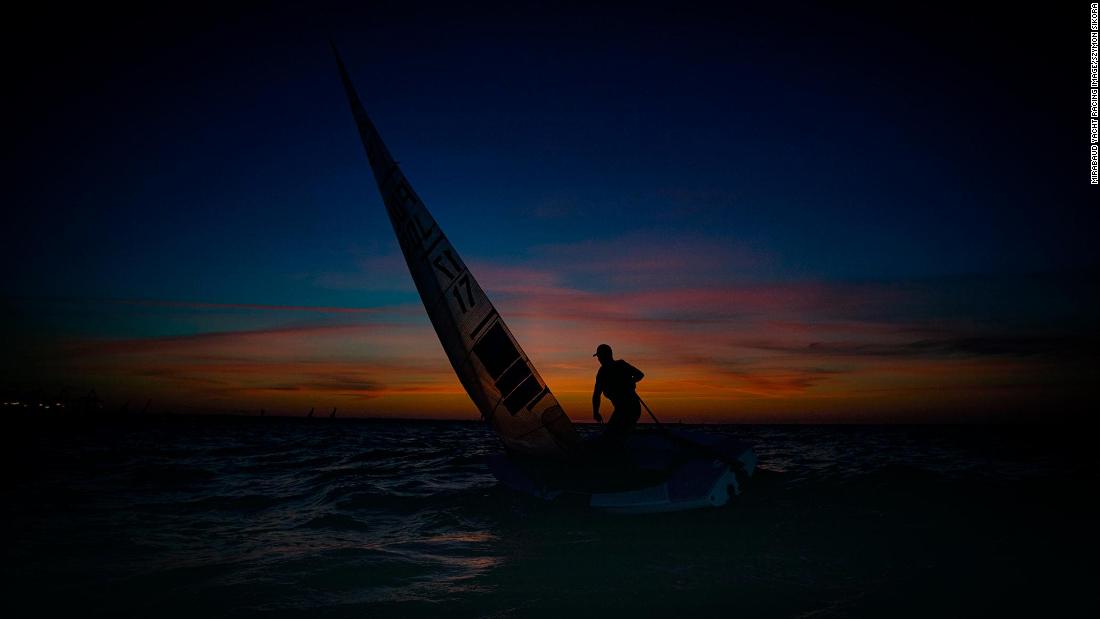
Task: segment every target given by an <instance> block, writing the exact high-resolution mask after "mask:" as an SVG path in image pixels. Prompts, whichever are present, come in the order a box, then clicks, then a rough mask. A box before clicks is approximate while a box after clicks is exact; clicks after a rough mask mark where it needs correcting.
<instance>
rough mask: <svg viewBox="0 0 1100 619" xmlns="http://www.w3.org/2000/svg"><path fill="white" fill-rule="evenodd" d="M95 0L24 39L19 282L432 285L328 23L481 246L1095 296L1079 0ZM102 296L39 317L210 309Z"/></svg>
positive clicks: (583, 280)
mask: <svg viewBox="0 0 1100 619" xmlns="http://www.w3.org/2000/svg"><path fill="white" fill-rule="evenodd" d="M1081 7H1086V9H1087V3H1081ZM84 11H85V12H83V13H82V12H80V10H78V11H77V12H76V13H53V12H51V13H49V14H38V15H32V16H30V17H28V18H26V21H25V22H24V23H20V24H13V25H12V26H13V27H14V28H15V29H16V30H17V31H19V36H14V37H12V38H11V39H10V40H9V41H7V42H6V43H5V44H4V45H5V50H4V56H5V58H6V60H5V64H6V74H7V76H8V78H7V81H8V84H7V88H6V90H8V91H9V93H11V94H9V95H6V96H7V97H8V103H7V107H8V113H7V114H6V116H7V117H8V119H9V122H10V125H11V129H10V133H11V134H12V141H11V144H12V146H13V147H12V148H10V149H9V152H8V158H9V160H8V163H7V165H5V169H6V170H7V172H6V175H7V176H9V178H8V179H7V180H6V185H7V186H8V187H9V193H8V196H9V197H8V199H7V200H6V202H7V203H8V205H7V209H6V210H7V211H8V212H9V215H8V220H9V222H10V228H9V232H8V236H9V238H8V240H7V242H6V243H5V244H4V246H3V247H4V248H3V252H4V256H3V263H4V265H5V269H9V270H10V271H9V274H8V276H7V277H6V281H7V282H8V290H7V294H8V295H10V296H11V297H12V298H13V299H24V300H25V299H27V298H32V299H41V298H46V297H49V298H54V297H65V298H76V299H91V298H94V299H114V300H135V299H137V300H155V301H182V302H201V303H224V304H266V305H323V306H353V307H374V306H388V305H392V304H395V303H406V302H408V301H409V300H410V299H414V297H413V296H412V295H413V294H414V293H413V292H412V288H411V284H410V283H409V282H407V281H406V280H407V275H406V273H405V272H404V271H403V270H402V269H401V268H400V261H399V260H394V257H395V256H396V252H397V250H396V244H395V242H394V240H393V235H392V231H391V229H390V227H389V223H388V221H387V220H386V218H385V215H384V211H383V209H382V208H381V207H380V201H379V199H378V197H377V192H376V190H375V188H374V186H373V182H372V179H371V178H370V176H369V174H368V171H367V167H366V163H365V159H364V157H363V156H362V151H361V146H360V145H359V143H358V140H357V137H356V134H355V132H354V127H353V123H352V121H351V118H350V116H349V114H348V111H347V104H346V102H345V101H344V99H343V95H342V92H341V89H340V84H339V80H338V79H337V74H336V70H335V66H334V63H333V60H332V57H331V54H330V52H329V50H328V44H327V39H328V38H329V37H331V38H332V39H333V40H335V42H336V43H337V45H338V46H339V47H340V48H341V50H342V53H343V55H344V57H345V60H346V62H347V64H348V66H349V69H350V70H351V72H352V76H353V78H354V79H355V80H356V83H357V86H358V87H359V90H360V92H361V94H362V95H363V98H364V101H365V103H366V105H367V107H368V109H369V111H370V113H371V114H372V116H373V117H374V119H375V122H376V124H377V125H378V126H379V129H380V130H381V132H382V134H383V136H384V138H385V139H386V140H387V142H388V144H389V147H390V149H391V151H393V152H394V153H395V155H396V156H397V158H398V159H399V160H400V161H401V162H402V167H403V168H404V169H405V171H406V173H407V174H408V175H409V178H410V180H411V181H412V182H413V184H414V185H415V187H416V188H417V190H418V192H419V193H420V194H421V196H422V197H423V198H424V200H425V202H426V203H427V204H428V206H429V208H431V209H432V210H433V212H434V213H435V215H436V217H437V219H439V221H440V223H441V224H442V225H443V227H444V228H445V229H446V230H447V231H448V234H449V235H450V236H451V238H452V239H453V240H454V242H455V244H456V246H457V247H459V248H460V249H461V250H462V251H463V252H464V254H465V255H466V256H467V258H468V259H469V260H472V261H475V262H478V261H480V262H482V263H485V264H489V265H493V264H498V265H499V264H507V265H512V266H516V265H519V266H525V267H532V268H533V267H538V268H541V269H544V270H546V271H548V272H552V273H557V275H556V277H560V278H561V279H562V280H563V281H564V282H565V283H568V284H569V285H570V286H573V287H576V288H578V289H584V290H597V289H598V290H612V291H614V290H617V289H621V290H635V289H638V288H639V287H640V286H639V282H638V281H637V279H631V280H626V279H623V278H621V277H616V276H609V275H608V274H607V273H606V272H603V271H599V270H598V269H596V270H593V269H586V268H572V269H571V270H570V269H566V268H565V267H561V268H560V269H559V268H558V267H557V266H555V265H559V266H560V265H561V264H563V262H562V261H563V260H564V261H566V262H568V263H569V264H573V265H575V263H576V262H577V261H583V260H584V257H585V256H588V257H590V260H591V261H596V262H598V261H601V260H605V261H606V260H610V257H613V256H619V257H627V258H629V259H631V260H635V261H636V262H638V263H642V262H644V261H645V260H646V259H647V258H646V257H647V255H650V254H651V253H652V252H651V251H649V250H650V248H653V247H657V246H661V247H663V248H664V250H666V251H667V250H668V249H669V248H672V249H673V250H675V248H677V247H683V248H685V254H686V253H690V251H699V250H700V248H703V250H706V248H713V249H714V251H715V252H717V254H721V255H722V256H727V257H728V259H724V260H717V261H715V262H713V263H710V264H708V265H707V266H706V267H705V271H706V272H705V273H700V272H697V270H696V271H693V270H692V269H690V268H685V269H684V270H683V271H682V272H679V273H677V275H676V276H675V278H673V279H675V280H676V281H680V282H690V283H693V284H696V285H699V286H715V285H727V284H739V285H749V284H760V285H763V284H785V283H798V282H824V283H828V284H846V285H847V284H859V283H865V282H874V283H875V284H876V285H895V284H897V285H905V286H924V287H925V288H926V289H930V290H935V291H937V292H936V293H935V294H934V295H931V296H934V297H935V298H936V299H938V300H937V301H936V302H934V303H933V302H931V301H929V302H928V306H929V307H933V306H934V307H935V308H936V309H928V310H927V311H925V312H923V313H922V314H921V317H922V318H926V317H928V316H933V317H936V316H949V317H950V318H952V319H959V318H960V317H961V318H963V319H967V318H970V317H972V316H973V317H977V316H979V314H980V319H981V321H986V322H988V321H994V322H996V321H1001V322H1008V323H1013V322H1017V323H1026V324H1028V325H1035V324H1040V323H1043V322H1044V321H1045V320H1046V319H1045V318H1044V317H1043V316H1042V315H1040V316H1038V317H1036V315H1035V311H1034V310H1033V309H1031V308H1033V307H1034V305H1035V304H1036V302H1035V296H1036V295H1038V294H1040V292H1039V290H1040V289H1044V290H1047V292H1045V293H1042V294H1049V290H1048V289H1049V288H1050V287H1051V286H1052V284H1051V283H1050V282H1063V283H1061V284H1058V285H1056V286H1055V288H1057V291H1058V292H1056V293H1055V296H1058V295H1061V296H1060V297H1059V298H1062V299H1063V301H1062V302H1061V304H1060V305H1059V306H1058V308H1055V309H1052V310H1050V311H1051V312H1053V313H1052V314H1050V316H1055V315H1057V316H1062V317H1065V316H1070V317H1071V318H1073V324H1079V323H1081V324H1083V316H1084V315H1085V314H1087V313H1088V311H1087V310H1088V308H1089V307H1092V305H1091V304H1092V303H1093V301H1094V300H1095V288H1094V284H1092V281H1093V279H1094V275H1095V272H1096V267H1097V254H1098V252H1097V250H1096V244H1095V242H1094V241H1093V239H1092V237H1093V235H1094V234H1095V230H1096V226H1095V224H1096V215H1095V203H1096V196H1097V191H1096V187H1095V186H1089V185H1088V167H1087V166H1088V157H1087V148H1088V145H1087V138H1088V134H1087V121H1086V120H1085V119H1086V115H1087V109H1088V108H1087V105H1088V100H1087V91H1086V83H1087V60H1088V58H1087V43H1086V41H1087V39H1086V38H1085V36H1084V35H1083V33H1084V31H1085V28H1086V23H1087V10H1085V9H1081V8H1080V7H1074V6H1071V5H1068V4H1067V5H1065V6H1062V5H1059V6H1058V7H1056V8H1049V7H1043V8H1042V9H1041V10H1039V9H1038V8H1036V7H1031V8H1029V9H1027V10H1025V9H1023V8H1019V9H1011V8H1010V7H1009V6H1008V5H1003V4H1002V5H990V6H989V7H985V8H973V7H971V8H959V7H957V6H953V5H946V4H945V5H942V6H929V5H905V6H904V7H902V6H892V5H890V6H886V5H885V4H884V3H868V4H865V5H864V4H859V3H841V4H840V5H839V6H834V7H829V8H823V7H820V6H816V5H811V4H799V3H794V4H790V3H783V4H781V5H774V6H770V7H765V6H762V5H761V3H753V4H751V5H748V6H739V5H738V4H736V3H734V4H733V5H732V6H726V7H724V8H722V9H721V10H713V9H710V8H706V7H703V6H699V5H690V4H684V3H676V4H675V5H674V6H670V7H664V8H650V9H638V8H630V7H626V6H616V5H610V4H605V5H601V6H600V7H599V8H588V7H576V8H573V9H569V10H564V9H559V8H549V7H548V6H543V7H539V6H537V5H536V6H533V7H532V6H530V5H526V6H522V7H518V6H517V5H514V4H513V5H506V6H504V7H497V8H476V9H475V8H467V7H461V8H459V7H453V6H450V7H443V8H441V7H434V6H427V5H425V6H409V5H408V4H407V3H398V2H393V3H347V4H339V3H301V4H279V5H270V6H269V5H252V6H248V7H243V8H235V9H225V8H224V7H205V6H198V7H195V6H191V5H188V6H187V7H181V8H180V9H179V10H177V11H175V12H170V13H169V12H157V13H154V12H151V10H150V9H146V10H145V12H140V11H139V12H137V13H134V12H130V11H129V10H127V11H121V10H119V11H115V10H111V9H106V10H102V11H101V10H100V9H96V10H84ZM1078 31H1079V32H1080V33H1081V34H1080V35H1079V36H1078V37H1076V38H1074V37H1073V36H1071V33H1073V32H1078ZM601 245H602V247H601ZM713 253H714V252H712V254H713ZM566 254H568V255H566ZM717 254H714V255H717ZM394 265H397V268H394ZM701 268H702V267H701ZM555 269H557V270H555ZM960 278H961V279H960ZM967 278H969V279H967ZM958 281H976V282H981V283H980V284H979V285H978V286H979V288H980V287H981V286H986V287H987V288H988V287H992V288H996V289H997V290H998V291H999V292H998V293H997V294H996V295H994V296H993V297H991V298H988V299H984V300H982V299H973V298H966V297H965V293H964V292H960V286H959V285H958V283H957V282H958ZM914 282H916V283H914ZM929 282H932V283H929ZM990 282H993V283H990ZM1005 282H1010V283H1007V284H1006V283H1005ZM652 283H653V285H663V284H664V283H666V282H664V281H662V280H661V279H660V277H656V276H655V279H654V280H653V282H652ZM961 289H962V290H963V291H965V290H974V289H975V288H973V287H969V286H968V285H963V286H961ZM1074 291H1077V292H1074ZM1078 293H1079V294H1080V296H1079V297H1075V296H1074V295H1075V294H1078ZM1067 295H1068V296H1067ZM22 302H23V301H20V302H18V303H17V302H15V301H12V302H11V303H13V304H14V305H13V307H16V306H18V305H19V303H22ZM983 304H985V305H993V306H996V307H997V309H996V310H982V311H981V312H979V314H973V315H972V314H968V313H967V312H973V311H975V310H973V308H974V307H975V306H979V305H983ZM959 307H962V308H963V309H958V308H959ZM944 308H952V309H949V310H948V309H944ZM966 308H970V309H966ZM13 311H16V313H17V314H18V315H19V316H21V317H22V318H20V319H19V320H16V321H15V323H16V324H20V325H21V324H23V320H24V319H25V318H26V316H27V315H28V314H31V313H34V312H30V311H29V310H27V311H24V310H13ZM876 311H877V310H876ZM884 311H887V312H889V311H890V310H889V309H887V310H884ZM899 311H903V310H900V309H899ZM904 311H911V308H910V309H906V310H904ZM76 313H78V314H80V313H82V312H76ZM1040 314H1041V312H1040ZM87 315H88V314H83V317H76V318H74V317H72V316H71V315H67V316H68V317H66V318H63V319H58V320H56V321H54V322H52V323H50V326H49V327H48V329H60V330H62V331H66V330H69V331H72V332H73V333H77V334H84V335H87V334H93V335H100V336H118V335H126V336H141V335H169V334H173V333H178V332H180V331H181V330H182V331H183V332H189V333H195V332H202V331H203V330H204V329H207V328H208V325H199V324H188V323H187V321H186V320H184V321H182V322H181V321H169V322H163V321H160V320H159V319H156V318H153V319H150V318H148V317H143V318H141V319H137V318H134V317H133V316H125V317H114V318H110V319H108V318H104V317H98V318H96V319H95V320H91V321H89V319H88V318H87ZM975 320H978V318H975ZM36 324H38V323H36ZM108 325H113V326H108ZM48 329H47V330H48Z"/></svg>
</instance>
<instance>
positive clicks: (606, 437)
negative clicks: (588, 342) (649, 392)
mask: <svg viewBox="0 0 1100 619" xmlns="http://www.w3.org/2000/svg"><path fill="white" fill-rule="evenodd" d="M592 356H593V357H596V358H597V359H599V361H600V369H599V370H598V371H597V372H596V386H595V389H593V391H592V417H593V418H594V419H595V420H596V421H598V422H600V423H603V417H602V416H601V415H600V396H601V395H604V396H607V399H608V400H611V403H612V404H614V405H615V411H614V412H613V413H612V414H611V419H610V420H608V422H607V427H606V428H604V433H603V437H602V438H601V440H602V441H604V442H605V443H606V444H607V445H608V446H609V447H614V446H621V445H622V444H623V442H624V441H625V440H626V436H627V434H629V433H630V430H631V429H632V428H633V427H634V424H636V423H638V418H639V417H641V416H642V408H641V404H640V402H639V401H638V394H637V393H635V391H634V385H635V384H636V383H637V382H638V381H640V380H642V378H643V377H644V376H645V374H642V371H641V370H639V369H638V368H636V367H634V366H632V365H630V364H629V363H627V362H626V361H623V360H622V359H615V358H613V357H612V356H611V347H610V346H608V345H607V344H600V345H599V346H597V347H596V354H594V355H592Z"/></svg>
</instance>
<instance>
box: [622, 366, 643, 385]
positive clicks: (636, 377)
mask: <svg viewBox="0 0 1100 619" xmlns="http://www.w3.org/2000/svg"><path fill="white" fill-rule="evenodd" d="M623 365H625V366H626V369H627V370H628V371H629V372H630V380H632V381H634V382H639V381H641V380H642V379H643V378H645V374H642V371H641V370H639V369H638V368H636V367H634V366H632V365H630V364H629V363H627V362H626V361H623Z"/></svg>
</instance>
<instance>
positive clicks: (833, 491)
mask: <svg viewBox="0 0 1100 619" xmlns="http://www.w3.org/2000/svg"><path fill="white" fill-rule="evenodd" d="M708 430H709V431H713V432H723V433H733V434H736V435H738V436H740V437H742V438H744V439H748V440H751V441H752V442H754V443H755V444H756V447H757V452H758V454H759V456H760V469H759V472H758V475H757V477H756V479H754V481H753V483H752V484H751V486H749V487H748V488H747V489H746V492H745V494H744V495H743V496H742V497H741V498H740V499H738V500H737V501H736V502H734V503H733V504H731V505H729V506H727V507H725V508H721V509H716V510H709V511H697V512H686V513H680V514H665V515H648V516H614V515H606V514H600V513H594V512H592V511H589V510H585V509H577V508H565V507H557V506H554V505H548V504H544V503H541V502H537V501H535V500H534V499H529V498H527V497H523V496H518V495H515V494H512V493H511V492H509V491H508V490H506V489H504V488H501V487H499V486H498V485H497V484H496V482H495V480H494V479H493V477H492V476H491V475H490V474H489V472H488V470H487V469H486V468H485V466H484V465H483V464H482V461H481V458H482V456H483V455H485V454H487V453H491V452H493V451H494V450H496V448H497V447H496V443H495V442H494V440H493V438H492V436H491V435H490V434H489V433H488V431H487V430H486V429H485V428H484V427H483V426H482V425H480V424H478V423H460V422H454V423H448V422H368V421H357V420H350V419H348V420H340V419H337V420H328V419H315V420H304V419H277V418H251V419H246V418H238V419H234V418H165V419H131V420H128V421H119V420H116V421H113V422H104V423H100V424H96V425H94V426H87V425H86V426H83V427H77V428H69V429H67V430H64V431H59V430H57V429H56V428H54V429H47V428H31V429H21V430H18V431H12V429H11V428H9V432H7V433H6V436H5V438H4V441H3V442H4V445H5V450H4V456H5V459H4V461H5V467H4V468H5V472H6V475H5V477H6V481H5V487H4V490H3V496H4V501H3V507H2V509H3V512H2V517H3V525H4V526H3V534H4V536H5V537H6V538H7V539H6V541H5V542H4V545H5V559H4V561H3V574H2V582H3V585H2V586H3V589H4V592H3V609H4V610H5V611H6V612H3V615H4V616H7V617H12V616H50V615H59V614H75V615H79V616H109V617H119V616H141V617H164V616H169V617H171V616H183V617H194V616H201V617H249V616H270V617H281V616H309V617H334V616H338V617H344V616H348V617H352V616H354V617H379V616H400V617H418V616H424V617H436V616H448V617H452V616H488V617H527V616H554V617H565V616H569V615H573V616H576V617H587V616H629V617H649V616H669V615H672V616H677V615H678V616H724V617H842V616H866V617H896V616H942V617H962V616H1026V615H1031V616H1041V617H1042V616H1080V615H1093V611H1095V610H1096V608H1095V607H1096V603H1095V601H1094V600H1095V597H1094V595H1093V594H1092V593H1091V591H1092V590H1093V587H1094V586H1095V577H1096V574H1097V569H1096V561H1097V546H1098V545H1097V533H1096V522H1097V518H1096V516H1097V513H1096V509H1095V508H1093V507H1091V505H1092V504H1093V503H1094V500H1095V495H1096V491H1097V488H1098V486H1097V483H1096V482H1097V474H1096V467H1095V459H1094V458H1093V457H1091V456H1090V455H1089V454H1088V452H1087V447H1088V446H1089V445H1090V443H1091V437H1089V436H1085V435H1083V433H1080V432H1075V431H1074V430H1072V429H1067V428H1063V427H1020V426H1016V427H1010V426H1000V427H989V426H949V427H945V426H725V427H709V428H708ZM12 610H14V611H15V614H12V612H11V611H12ZM566 613H569V615H566Z"/></svg>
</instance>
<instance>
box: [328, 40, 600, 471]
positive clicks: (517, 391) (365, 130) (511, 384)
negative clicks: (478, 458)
mask: <svg viewBox="0 0 1100 619" xmlns="http://www.w3.org/2000/svg"><path fill="white" fill-rule="evenodd" d="M333 53H334V54H336V63H337V65H338V66H339V69H340V77H341V79H342V80H343V83H344V90H345V92H346V93H347V97H348V102H349V104H350V105H351V112H352V115H353V116H354V117H355V122H356V124H357V125H358V126H359V137H360V138H361V140H362V142H363V148H364V149H366V152H367V160H368V161H369V162H370V167H371V170H372V171H373V172H374V179H375V181H376V182H377V183H378V190H379V192H381V194H382V202H383V203H384V204H385V206H386V212H387V213H388V214H389V217H390V223H392V224H393V230H394V232H395V233H396V234H397V241H398V244H399V245H400V246H401V252H402V253H403V254H404V256H405V263H406V264H407V265H408V267H409V273H410V274H411V275H412V278H413V282H415V283H416V289H417V291H418V292H419V293H420V299H421V301H423V303H424V309H425V310H427V312H428V317H429V318H430V319H431V322H432V326H433V327H435V332H436V335H437V336H439V342H440V344H442V345H443V350H444V351H445V352H446V353H447V358H448V359H449V360H450V362H451V367H453V368H454V371H455V374H457V375H458V379H459V381H460V382H461V383H462V386H463V387H465V389H466V393H468V394H469V395H470V399H472V400H473V401H474V404H476V405H477V408H478V410H479V411H480V412H481V415H482V417H483V418H485V419H486V420H487V421H488V422H489V424H490V425H491V426H492V428H493V429H494V430H495V431H496V433H497V434H498V435H499V436H500V438H501V440H502V441H503V442H504V445H505V447H506V448H507V449H508V450H509V451H510V452H513V453H516V454H523V455H530V456H538V457H556V458H568V457H571V456H572V455H573V454H574V453H575V452H576V450H577V447H578V446H579V444H580V437H579V436H578V434H577V431H576V429H575V428H574V427H573V424H572V423H571V422H570V420H569V417H568V416H566V414H565V412H564V411H563V410H562V408H561V406H560V405H559V404H558V401H557V398H555V397H554V394H553V393H551V392H550V388H549V387H548V386H547V385H546V383H545V382H544V381H543V380H542V377H541V376H539V373H538V371H536V370H535V367H534V365H532V364H531V361H530V359H528V358H527V355H526V354H524V352H523V349H522V348H521V347H520V345H519V342H517V341H516V338H515V337H514V336H513V335H512V332H511V331H510V330H509V329H508V327H507V325H505V324H504V320H503V319H502V318H501V317H500V314H499V313H498V312H497V310H496V308H495V307H493V304H492V302H490V301H489V298H488V297H487V296H486V295H485V291H484V290H482V289H481V286H480V285H479V284H478V283H477V280H476V279H475V278H474V275H473V273H471V272H470V270H469V269H468V268H467V267H466V263H465V262H463V260H462V257H461V256H459V254H458V251H457V250H455V248H454V246H453V245H451V242H450V241H449V240H448V239H447V236H446V235H445V234H443V230H441V229H440V227H439V224H438V223H436V221H435V218H433V217H432V215H431V213H429V212H428V209H427V208H426V207H425V206H424V203H423V202H422V201H421V200H420V198H419V197H418V196H417V195H416V192H415V191H413V188H412V185H410V184H409V181H408V180H407V179H406V178H405V175H404V174H403V173H402V172H401V170H400V168H398V166H397V162H396V161H394V160H393V157H392V156H391V155H390V152H389V150H388V149H387V148H386V145H385V144H383V143H382V138H381V137H380V136H379V135H378V131H377V130H376V129H375V127H374V123H372V122H371V120H370V118H369V117H368V116H367V113H366V111H365V110H364V109H363V105H362V103H361V102H360V100H359V96H358V94H357V93H356V91H355V87H354V86H353V85H352V83H351V78H350V77H349V76H348V72H347V69H346V68H345V67H344V63H343V61H342V60H341V59H340V55H339V54H338V53H337V52H336V49H335V47H333Z"/></svg>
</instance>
